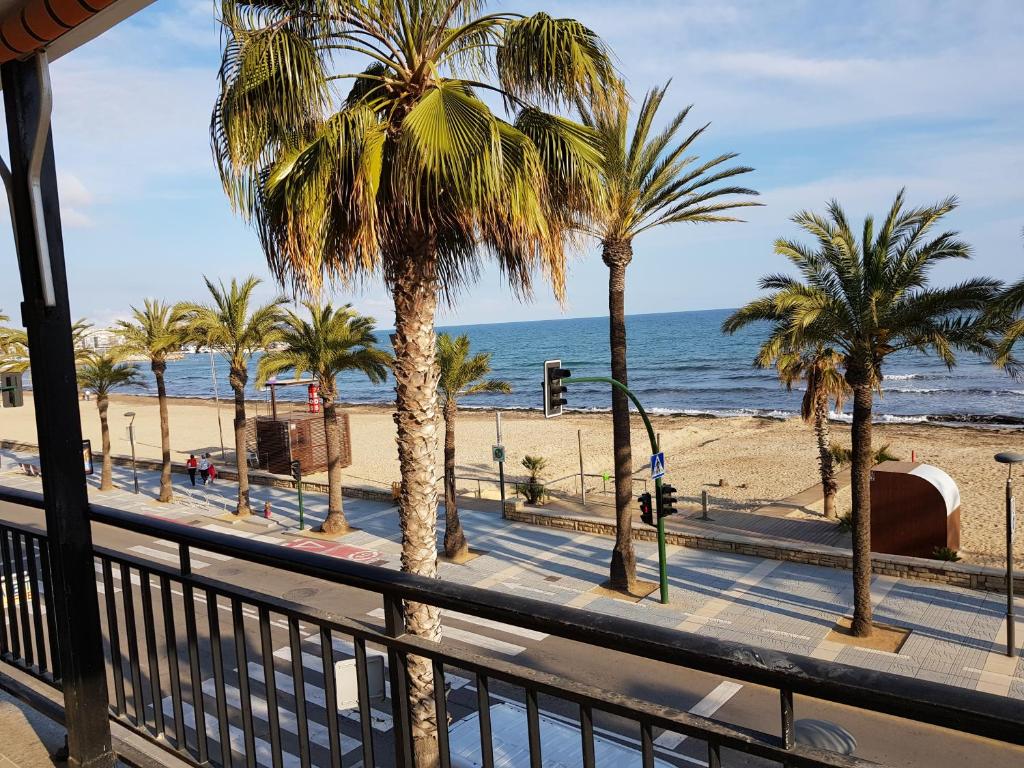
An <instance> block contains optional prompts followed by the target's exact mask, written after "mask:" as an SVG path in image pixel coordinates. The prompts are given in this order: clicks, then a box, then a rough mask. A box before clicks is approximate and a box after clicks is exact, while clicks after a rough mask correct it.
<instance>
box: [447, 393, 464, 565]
mask: <svg viewBox="0 0 1024 768" xmlns="http://www.w3.org/2000/svg"><path fill="white" fill-rule="evenodd" d="M456 413H457V410H456V406H455V400H449V401H448V402H447V403H446V404H445V407H444V554H445V557H447V558H449V559H450V560H454V559H457V558H460V557H464V556H465V555H466V554H467V553H468V552H469V545H468V544H467V543H466V534H465V533H463V531H462V522H461V521H460V520H459V509H458V506H457V505H456V502H455V416H456Z"/></svg>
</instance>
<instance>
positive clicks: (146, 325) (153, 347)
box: [115, 299, 186, 501]
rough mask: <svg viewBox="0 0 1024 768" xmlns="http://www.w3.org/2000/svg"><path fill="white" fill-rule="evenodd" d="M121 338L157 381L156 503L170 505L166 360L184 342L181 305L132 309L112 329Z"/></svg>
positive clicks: (149, 304) (160, 304) (145, 305)
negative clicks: (158, 452) (146, 361)
mask: <svg viewBox="0 0 1024 768" xmlns="http://www.w3.org/2000/svg"><path fill="white" fill-rule="evenodd" d="M115 330H116V332H117V333H118V334H119V335H120V337H121V345H120V346H121V349H122V350H124V352H125V353H127V354H131V355H141V356H143V357H146V358H148V359H149V366H150V370H152V371H153V377H154V378H155V379H156V396H157V400H158V402H159V405H160V450H161V457H162V461H163V466H162V467H161V469H160V497H159V499H158V500H159V501H172V500H173V499H174V492H173V491H172V489H171V427H170V419H169V417H168V414H167V385H166V384H165V383H164V375H165V374H166V372H167V357H168V355H171V354H173V353H175V352H177V351H178V350H180V349H181V346H182V344H184V343H185V340H186V326H185V312H184V310H183V309H182V307H181V306H180V305H178V306H173V307H172V306H170V305H168V304H165V303H164V302H162V301H157V300H155V299H146V300H145V301H144V303H143V305H142V309H138V308H136V307H132V319H131V320H119V321H118V322H117V325H116V326H115Z"/></svg>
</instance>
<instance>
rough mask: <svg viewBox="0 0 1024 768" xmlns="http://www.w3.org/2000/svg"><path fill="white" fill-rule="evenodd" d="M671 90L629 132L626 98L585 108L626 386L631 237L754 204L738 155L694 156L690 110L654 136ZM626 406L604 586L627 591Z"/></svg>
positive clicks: (616, 421)
mask: <svg viewBox="0 0 1024 768" xmlns="http://www.w3.org/2000/svg"><path fill="white" fill-rule="evenodd" d="M667 89H668V85H665V86H663V87H661V88H652V89H651V90H650V91H649V92H648V93H647V96H646V97H645V98H644V102H643V104H642V105H641V107H640V112H639V114H638V115H637V118H636V124H635V125H634V126H633V129H632V134H631V133H630V115H629V100H628V97H627V96H626V94H625V93H619V94H617V95H616V97H614V98H611V99H607V100H605V101H604V102H599V103H598V104H597V105H596V106H595V108H593V109H592V110H584V122H585V123H587V124H588V125H590V126H592V127H593V128H594V129H595V130H596V131H597V132H598V133H599V135H600V137H601V149H602V153H603V155H604V162H603V165H602V169H601V170H602V174H601V175H602V181H603V187H604V190H605V194H604V195H603V196H602V197H601V198H600V203H599V205H598V206H597V207H596V208H595V209H594V211H593V214H592V216H591V217H590V218H589V219H585V220H584V222H583V226H582V228H583V231H584V232H586V233H587V234H589V235H591V236H593V237H595V238H597V239H598V240H599V241H600V243H601V258H602V259H603V260H604V263H605V265H607V267H608V330H609V334H608V335H609V343H610V346H611V363H612V378H613V379H615V380H617V381H619V382H621V383H622V384H628V378H629V374H628V367H627V362H626V310H625V296H626V267H627V266H628V265H629V263H630V261H632V259H633V239H634V238H635V237H636V236H637V235H640V234H642V233H644V232H647V231H649V230H651V229H654V228H656V227H664V226H668V225H671V224H683V223H702V222H718V221H739V219H737V218H735V217H733V216H730V215H728V213H727V212H728V211H732V210H735V209H737V208H743V207H746V206H752V205H757V203H755V202H753V201H750V200H747V199H745V198H746V197H748V196H750V195H756V194H757V192H755V191H754V190H752V189H747V188H746V187H738V186H734V185H733V184H732V183H731V182H729V179H732V178H733V177H734V176H739V175H742V174H745V173H748V172H750V171H752V170H753V169H752V168H749V167H747V166H729V165H728V163H729V162H730V161H731V160H732V159H734V158H735V157H736V153H734V152H728V153H726V154H722V155H717V156H715V157H711V158H708V159H701V158H699V157H698V156H697V155H694V154H692V153H691V149H692V147H693V144H694V142H695V141H696V140H697V139H698V138H700V136H701V135H702V134H703V133H704V131H705V130H707V128H708V125H710V123H708V124H705V125H703V126H700V127H699V128H697V129H695V130H693V131H692V132H688V133H685V134H684V133H682V131H683V124H684V122H685V120H686V117H687V115H688V114H689V112H690V107H687V108H686V109H684V110H683V111H681V112H679V113H677V114H676V115H674V116H673V117H672V118H671V119H670V120H669V121H668V123H667V125H665V127H664V128H662V129H661V131H659V132H654V123H655V120H656V119H657V116H658V114H657V113H658V109H659V107H660V106H661V103H662V101H663V100H664V98H665V92H666V91H667ZM629 421H630V420H629V400H628V399H627V397H626V395H625V394H624V393H623V392H621V391H619V390H618V389H616V388H612V440H613V443H614V448H615V514H616V535H615V547H614V549H613V550H612V560H611V565H610V569H609V570H610V574H609V577H610V578H609V582H610V584H609V586H611V587H612V588H613V589H624V590H628V591H631V590H632V589H633V587H634V586H635V584H636V556H635V554H634V552H633V534H632V519H633V493H632V489H633V457H632V450H631V445H630V433H629Z"/></svg>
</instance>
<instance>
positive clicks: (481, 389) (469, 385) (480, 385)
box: [437, 333, 512, 406]
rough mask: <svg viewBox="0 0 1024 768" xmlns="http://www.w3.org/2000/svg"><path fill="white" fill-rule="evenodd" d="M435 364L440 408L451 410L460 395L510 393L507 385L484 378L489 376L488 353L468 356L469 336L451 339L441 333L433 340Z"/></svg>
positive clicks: (510, 388)
mask: <svg viewBox="0 0 1024 768" xmlns="http://www.w3.org/2000/svg"><path fill="white" fill-rule="evenodd" d="M437 363H438V366H439V367H440V369H441V378H440V379H439V381H438V384H437V389H438V392H440V393H441V401H442V405H443V406H447V405H448V404H449V403H451V404H452V406H454V404H455V402H456V401H457V400H458V398H460V397H462V396H463V395H478V394H483V393H485V392H492V393H497V392H503V393H508V392H511V391H512V387H511V386H510V385H509V383H508V382H507V381H503V380H501V379H488V378H486V377H487V374H489V373H490V372H491V353H490V352H480V353H478V354H475V355H470V353H469V336H467V335H465V334H463V335H461V336H457V337H455V338H452V337H451V336H449V335H448V334H447V333H442V334H440V335H439V336H438V337H437Z"/></svg>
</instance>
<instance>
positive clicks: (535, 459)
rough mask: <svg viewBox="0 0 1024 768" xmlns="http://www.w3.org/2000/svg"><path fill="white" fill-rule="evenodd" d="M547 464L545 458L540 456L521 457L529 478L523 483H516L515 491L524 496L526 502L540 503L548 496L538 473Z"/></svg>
mask: <svg viewBox="0 0 1024 768" xmlns="http://www.w3.org/2000/svg"><path fill="white" fill-rule="evenodd" d="M547 465H548V462H547V459H544V458H542V457H540V456H524V457H523V466H524V467H525V468H526V469H527V471H529V473H530V478H529V480H527V481H526V482H525V483H517V484H516V491H517V492H518V493H521V494H523V496H525V497H526V503H527V504H541V503H543V502H544V500H545V499H546V498H547V497H548V491H547V489H546V488H545V487H544V484H543V483H542V482H541V481H540V473H541V472H543V471H544V469H545V468H546V467H547Z"/></svg>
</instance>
